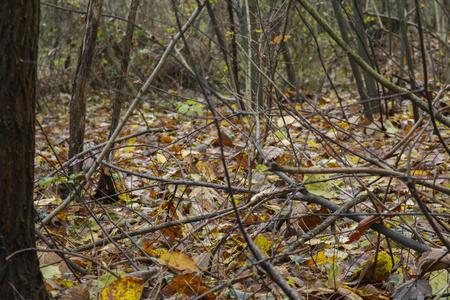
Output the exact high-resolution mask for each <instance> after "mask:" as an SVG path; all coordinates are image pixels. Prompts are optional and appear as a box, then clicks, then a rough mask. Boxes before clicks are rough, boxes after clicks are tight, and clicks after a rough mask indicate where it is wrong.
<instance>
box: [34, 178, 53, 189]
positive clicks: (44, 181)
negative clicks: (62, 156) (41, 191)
mask: <svg viewBox="0 0 450 300" xmlns="http://www.w3.org/2000/svg"><path fill="white" fill-rule="evenodd" d="M53 180H55V177H44V178H42V179H41V180H39V183H38V184H39V185H45V186H46V187H47V186H48V185H49V184H50V183H52V182H53Z"/></svg>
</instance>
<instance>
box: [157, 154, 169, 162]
mask: <svg viewBox="0 0 450 300" xmlns="http://www.w3.org/2000/svg"><path fill="white" fill-rule="evenodd" d="M156 160H158V163H159V164H164V163H166V161H167V159H166V157H165V156H164V155H162V154H161V153H158V154H156Z"/></svg>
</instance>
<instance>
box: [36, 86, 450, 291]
mask: <svg viewBox="0 0 450 300" xmlns="http://www.w3.org/2000/svg"><path fill="white" fill-rule="evenodd" d="M449 95H450V93H447V94H446V95H444V97H442V98H441V99H440V103H441V107H446V106H448V105H449V104H450V97H449ZM287 96H289V95H287ZM339 96H340V98H341V99H342V103H341V104H340V103H339V101H338V100H337V98H336V96H335V95H334V94H332V93H329V94H327V95H324V96H321V97H318V98H317V99H314V100H312V99H309V100H308V103H303V104H302V105H301V104H300V103H293V104H292V106H289V105H288V104H287V103H284V102H283V103H282V105H284V107H283V108H280V107H275V108H274V109H272V110H267V111H265V115H264V117H263V118H261V119H260V120H259V121H260V125H259V126H258V127H259V130H260V133H259V134H257V132H256V130H258V129H257V126H255V123H254V122H255V120H254V118H253V116H252V115H242V116H241V117H238V116H237V115H236V114H235V113H233V111H232V110H231V109H230V108H229V107H226V106H224V105H221V104H220V102H219V101H216V100H215V101H214V103H216V105H217V113H218V116H219V117H218V123H219V124H220V130H221V134H222V135H221V137H219V134H218V130H217V128H216V125H215V122H214V120H213V117H212V114H211V112H210V110H209V109H208V107H207V105H206V103H205V100H204V98H203V97H202V96H201V95H200V94H197V93H194V92H187V91H184V92H183V91H180V92H172V93H168V94H166V95H163V96H159V97H158V98H157V99H162V100H158V101H156V100H151V101H149V102H146V103H142V104H141V106H140V108H139V111H138V112H135V114H134V115H133V116H132V118H131V119H130V121H129V122H128V123H127V124H126V125H125V127H124V129H123V130H122V132H121V134H120V136H119V137H126V136H130V135H133V134H135V133H137V134H135V136H133V137H130V138H126V139H125V140H123V141H121V142H120V143H117V144H116V146H115V147H116V149H115V150H114V152H113V158H112V159H110V160H107V163H108V164H109V165H103V166H102V170H103V172H104V173H105V174H110V175H111V176H112V179H113V182H114V188H115V191H116V192H117V194H114V195H110V199H108V197H105V198H98V199H94V198H93V197H92V195H94V194H95V192H96V187H97V182H98V180H99V178H100V171H99V172H98V174H97V175H96V176H95V178H93V179H91V180H90V181H89V182H88V184H87V185H86V186H85V188H84V192H83V194H82V196H81V197H80V198H79V199H78V200H77V201H73V202H72V203H71V204H70V205H69V206H68V207H67V208H66V209H64V210H63V211H62V212H60V213H59V214H58V215H57V217H55V218H54V219H53V220H52V221H51V222H50V223H49V224H47V225H46V226H45V227H44V228H43V229H41V232H42V233H43V234H44V235H45V236H46V237H47V238H48V239H51V241H52V242H53V243H55V247H56V248H58V249H60V250H64V251H65V252H66V253H67V257H69V259H70V260H71V261H72V262H73V263H75V264H76V265H78V266H79V267H81V268H82V269H84V270H85V271H86V274H79V273H77V272H75V273H74V272H72V271H71V270H70V269H69V268H68V265H67V264H66V263H64V262H63V261H61V259H60V257H59V256H58V255H56V254H53V253H52V252H43V253H42V254H40V259H41V264H42V266H43V268H42V271H43V274H44V276H45V278H46V283H47V287H48V289H49V290H50V291H51V292H52V293H53V294H54V296H56V295H59V294H61V293H69V294H71V295H74V294H76V293H78V294H79V298H71V299H89V296H90V297H91V299H96V298H97V297H98V296H99V295H102V297H103V298H102V299H113V298H108V297H111V294H110V293H112V292H114V293H116V294H115V295H116V296H114V299H141V298H142V299H169V298H170V299H186V298H189V297H191V299H195V297H199V296H201V297H202V299H285V298H286V296H285V295H284V293H283V292H282V291H281V289H280V288H279V287H278V286H277V285H276V284H275V283H274V282H273V281H272V280H271V279H270V278H269V277H268V276H267V275H266V274H265V273H264V272H263V271H262V269H260V267H259V262H257V261H256V260H255V258H254V256H253V255H252V253H251V252H250V251H249V249H248V247H247V244H246V242H245V239H244V237H243V235H242V231H241V230H240V228H239V226H238V223H237V216H236V215H235V213H234V211H233V208H232V207H233V205H232V202H233V201H234V203H235V204H236V205H237V208H238V209H240V215H239V218H240V219H241V221H242V222H243V228H244V229H245V230H246V232H247V234H248V235H249V236H250V238H251V239H253V241H254V242H255V244H256V245H257V246H258V247H259V248H260V249H261V251H263V252H264V254H265V255H266V256H267V257H268V258H272V260H271V261H272V262H273V264H274V266H275V269H276V271H277V272H278V273H279V274H280V275H281V277H282V278H284V279H285V280H286V281H287V282H288V283H289V284H290V285H291V286H292V287H293V288H294V289H296V290H297V291H298V292H299V293H300V294H301V295H302V296H304V297H305V298H307V299H388V297H389V296H392V294H393V292H394V291H395V290H396V289H398V287H399V286H401V284H404V282H407V281H408V280H410V279H411V278H414V276H415V275H417V272H418V271H417V270H418V269H419V271H420V270H421V269H420V266H419V267H418V265H420V263H423V260H420V258H419V256H418V255H419V253H418V252H416V251H413V250H411V249H409V248H406V247H404V246H402V245H401V244H399V243H397V242H396V241H393V240H390V239H386V238H385V237H384V236H383V235H380V234H378V233H377V232H376V231H374V230H371V229H368V226H370V225H371V224H372V223H373V222H382V223H383V224H384V225H385V226H386V227H388V228H391V229H393V230H395V231H397V232H398V233H401V234H402V235H405V236H406V237H409V238H413V239H416V240H417V239H418V238H417V236H415V235H414V234H416V233H418V234H419V235H420V236H421V239H422V241H424V240H426V241H427V242H426V243H427V245H430V247H432V248H438V247H439V245H440V244H441V242H440V241H439V239H438V238H437V237H436V235H435V234H434V231H433V229H432V228H431V227H430V225H429V223H428V222H427V220H426V219H425V218H424V216H423V215H422V214H421V213H420V211H419V210H418V208H417V204H416V203H415V202H414V201H413V199H412V198H411V197H410V193H409V191H408V187H407V185H406V183H405V181H404V180H402V178H396V177H395V176H393V177H389V176H381V175H379V174H377V173H376V172H375V173H373V174H357V175H355V174H344V173H339V174H336V173H333V171H332V169H333V168H347V169H349V168H353V169H357V168H361V167H365V166H366V165H364V164H365V163H367V161H368V160H375V161H377V162H379V163H380V164H382V165H384V166H385V167H386V168H388V167H391V168H392V170H395V171H398V172H405V170H407V169H408V168H410V169H411V173H410V174H411V175H412V176H414V178H417V179H423V180H431V181H432V182H434V183H435V184H439V185H441V186H443V187H447V186H449V180H448V177H447V176H448V175H447V173H448V170H447V169H448V164H449V156H448V155H447V154H446V152H445V151H444V150H443V149H442V148H441V147H439V139H438V137H437V135H436V134H435V132H434V131H433V129H432V127H431V125H429V120H428V117H424V118H423V119H421V120H420V123H419V124H418V125H417V126H415V123H414V119H413V116H412V108H411V105H410V104H409V102H407V101H403V102H401V101H399V100H397V103H396V105H395V107H394V113H392V114H391V115H390V116H389V118H388V119H386V118H385V117H384V118H383V119H380V118H379V117H378V115H376V117H375V121H374V122H370V121H369V120H367V119H366V118H364V117H362V114H361V107H360V105H357V104H355V103H356V102H357V100H356V99H357V95H356V93H354V92H344V91H342V92H341V93H340V95H339ZM69 99H70V95H67V94H60V95H59V96H58V97H56V98H55V99H52V100H47V101H46V104H45V105H42V104H41V111H40V112H38V117H37V119H38V121H39V123H40V126H42V129H41V127H39V126H38V127H37V129H36V132H37V136H36V159H35V166H36V167H35V172H36V182H35V187H36V188H35V207H36V210H37V212H38V214H39V217H40V218H44V217H45V216H46V215H48V214H49V213H50V212H52V211H53V210H54V209H55V208H56V207H58V206H59V205H61V203H62V202H63V201H64V199H62V198H61V187H64V186H66V185H68V186H71V185H72V184H73V183H76V182H79V181H80V180H81V179H82V178H83V175H82V174H75V175H73V176H70V177H67V176H66V175H65V173H64V172H62V171H61V168H60V167H61V164H64V163H66V162H67V160H68V157H67V156H68V143H67V140H68V138H69V129H68V128H69V122H68V120H69V115H68V108H67V107H68V101H69ZM383 105H384V102H383ZM231 106H232V108H233V109H234V110H236V109H237V107H236V105H235V104H232V105H231ZM110 107H111V101H110V99H108V97H107V96H106V95H104V94H101V93H97V94H92V95H91V97H90V98H89V100H88V111H87V121H86V137H85V142H86V147H87V148H92V147H95V146H96V145H100V144H101V143H104V142H106V141H107V136H108V133H109V125H110V115H111V109H110ZM389 108H391V103H390V102H389ZM124 109H127V108H126V107H125V108H124ZM294 110H295V112H294ZM344 113H345V115H346V117H345V118H344ZM414 126H415V127H414ZM438 126H439V128H440V133H441V135H442V137H443V138H444V139H446V138H448V137H450V131H449V130H448V129H447V128H444V127H442V126H441V125H439V124H438ZM146 130H150V132H149V131H146ZM411 130H413V131H412V132H411ZM410 132H411V133H412V135H410V136H411V137H410V136H409V135H408V133H410ZM405 137H406V140H405ZM256 140H258V141H261V142H259V144H260V146H261V148H262V151H263V152H264V155H265V157H266V160H264V159H263V158H262V157H261V155H258V151H257V150H256V148H255V146H254V143H255V141H256ZM405 141H407V142H405ZM399 144H401V147H398V145H399ZM394 147H398V149H396V150H395V151H393V153H392V154H391V155H390V156H388V157H386V154H388V153H389V152H390V151H391V150H392V149H394ZM99 151H101V148H97V149H94V150H92V151H91V152H90V153H89V155H86V156H85V158H86V160H85V161H84V165H85V168H88V167H89V166H90V165H91V164H92V160H91V159H92V157H94V158H95V155H98V154H99ZM269 163H277V164H279V165H282V166H291V167H305V168H317V169H319V168H321V169H325V170H327V172H325V173H327V174H286V175H287V176H288V177H289V178H290V179H291V180H293V181H294V184H288V183H286V182H285V181H284V180H283V178H281V177H280V176H278V175H276V174H275V173H274V172H271V171H268V168H270V164H269ZM372 166H373V164H372ZM56 169H59V171H58V172H56V173H55V172H53V171H54V170H56ZM52 172H53V173H52ZM229 187H233V188H234V189H233V192H232V193H229ZM239 188H241V190H239ZM243 189H247V190H243ZM250 189H251V190H252V191H251V192H250ZM418 189H419V194H420V197H421V199H422V200H423V201H424V202H425V203H426V205H427V207H428V209H429V211H430V212H432V213H434V214H436V215H437V216H438V217H439V220H440V221H441V222H443V223H444V224H447V225H448V223H449V221H450V217H448V213H449V210H450V206H449V204H448V203H450V202H449V199H448V195H446V194H444V193H439V192H436V191H435V190H434V191H431V189H429V188H427V187H423V186H420V188H419V187H418ZM296 190H297V191H299V192H301V191H305V190H306V191H307V193H309V194H312V195H316V196H319V197H321V198H324V199H327V200H328V201H330V202H331V203H334V204H337V205H343V204H344V203H346V202H348V201H350V200H352V199H355V197H357V196H360V195H363V194H367V193H368V194H369V196H370V197H369V199H368V200H366V201H364V202H362V203H361V204H359V205H357V206H355V207H353V208H352V210H351V211H352V212H354V213H356V214H361V215H362V216H363V217H365V226H362V225H361V223H364V222H361V223H357V222H353V221H351V220H350V219H347V218H345V217H344V216H341V218H339V219H338V221H337V222H335V223H334V224H333V225H331V226H330V227H328V228H326V229H325V230H322V231H321V232H319V233H318V234H315V235H314V236H313V237H311V238H309V239H308V240H307V241H305V242H304V243H302V244H301V245H300V246H298V247H297V248H296V249H291V245H292V244H293V243H295V242H296V241H297V240H299V239H300V238H301V237H302V236H304V235H305V234H307V233H308V232H312V230H314V228H316V227H317V226H319V225H320V224H321V223H323V222H324V221H325V220H326V219H327V218H328V217H330V216H331V215H332V213H333V212H332V211H330V210H328V209H326V208H324V207H323V206H320V205H318V204H314V203H307V202H304V201H300V200H296V199H295V197H294V195H295V191H296ZM255 195H256V196H255ZM111 198H113V199H111ZM374 199H378V200H379V201H380V202H376V201H374ZM379 213H384V216H383V217H382V220H380V217H379ZM373 216H376V218H375V219H374V217H373ZM367 225H368V226H367ZM44 229H45V230H44ZM412 230H415V231H412ZM127 235H128V237H127ZM95 242H98V243H97V244H94V243H95ZM39 243H40V246H41V247H44V248H46V249H48V248H49V247H48V246H47V245H46V244H44V242H43V241H42V240H40V241H39ZM277 255H282V256H283V259H280V260H277V261H276V262H274V261H273V259H274V258H275V257H277ZM74 274H78V275H74ZM121 276H122V277H121ZM448 276H449V274H448V271H446V270H445V269H444V270H438V271H434V272H431V273H429V274H428V277H427V278H426V279H427V282H428V283H429V284H430V286H431V288H432V294H436V293H437V292H438V291H440V290H442V289H443V288H444V287H445V286H446V285H447V282H448V279H447V278H448ZM117 277H121V279H119V280H116V279H117ZM417 288H418V289H419V290H421V289H423V293H424V294H426V293H428V292H429V291H428V287H423V288H422V286H420V287H417ZM447 288H448V286H447ZM211 289H212V290H211ZM421 291H422V290H421ZM404 293H405V294H406V293H407V292H406V291H405V292H404ZM202 294H203V295H202ZM86 297H87V298H86ZM198 299H200V298H198ZM405 299H406V298H405Z"/></svg>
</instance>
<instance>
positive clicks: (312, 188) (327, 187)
mask: <svg viewBox="0 0 450 300" xmlns="http://www.w3.org/2000/svg"><path fill="white" fill-rule="evenodd" d="M303 178H304V181H305V188H306V190H307V191H308V192H310V193H311V194H314V195H317V196H321V197H324V198H333V196H334V195H335V193H334V191H333V184H332V183H331V181H323V182H316V183H307V182H308V181H319V180H326V179H328V178H330V175H328V174H312V175H306V174H305V176H304V177H303Z"/></svg>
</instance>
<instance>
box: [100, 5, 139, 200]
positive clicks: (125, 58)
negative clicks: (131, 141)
mask: <svg viewBox="0 0 450 300" xmlns="http://www.w3.org/2000/svg"><path fill="white" fill-rule="evenodd" d="M138 7H139V0H132V1H131V7H130V14H129V15H128V25H127V30H126V34H125V37H124V39H123V40H122V42H121V50H122V51H121V52H122V57H121V61H120V70H118V71H119V74H120V75H119V79H118V80H117V85H116V90H117V93H116V94H115V96H114V99H113V111H112V115H111V128H110V130H109V136H108V139H110V138H111V136H112V134H113V133H114V131H115V130H116V128H117V125H118V124H119V119H120V111H121V109H122V102H123V99H124V95H123V93H122V90H123V89H124V87H125V85H126V82H127V80H128V79H127V74H128V64H129V62H130V52H131V44H132V40H133V31H134V23H135V21H136V13H137V9H138ZM111 59H116V58H115V57H111ZM131 92H133V91H131ZM116 194H117V192H116V189H115V187H114V182H113V179H112V176H111V175H110V174H109V172H104V171H103V172H102V175H101V177H100V180H99V183H98V186H97V191H96V193H95V195H94V198H100V197H105V196H108V197H112V198H111V200H118V196H117V195H116Z"/></svg>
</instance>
